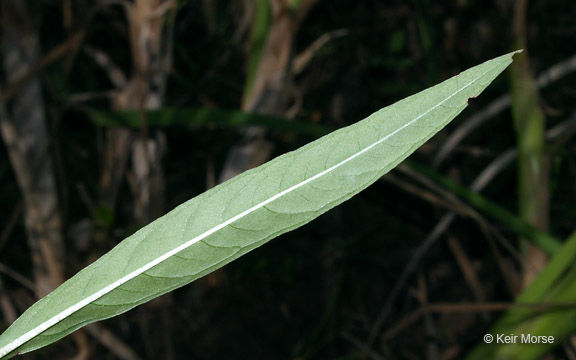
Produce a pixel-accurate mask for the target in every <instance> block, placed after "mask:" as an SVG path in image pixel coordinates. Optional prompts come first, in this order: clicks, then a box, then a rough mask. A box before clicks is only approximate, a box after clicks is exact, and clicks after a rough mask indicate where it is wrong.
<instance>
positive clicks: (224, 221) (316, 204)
mask: <svg viewBox="0 0 576 360" xmlns="http://www.w3.org/2000/svg"><path fill="white" fill-rule="evenodd" d="M511 61H512V54H508V55H504V56H501V57H498V58H495V59H493V60H491V61H488V62H485V63H483V64H481V65H479V66H476V67H474V68H471V69H469V70H467V71H465V72H463V73H461V74H459V75H457V76H455V77H453V78H451V79H449V80H447V81H445V82H443V83H441V84H439V85H436V86H434V87H432V88H429V89H427V90H425V91H423V92H421V93H418V94H416V95H413V96H411V97H408V98H406V99H404V100H402V101H399V102H397V103H395V104H394V105H392V106H389V107H387V108H384V109H382V110H380V111H378V112H376V113H374V114H373V115H371V116H370V117H368V118H367V119H365V120H363V121H360V122H358V123H356V124H354V125H352V126H349V127H346V128H343V129H340V130H338V131H335V132H333V133H331V134H329V135H326V136H324V137H322V138H320V139H319V140H316V141H314V142H312V143H310V144H308V145H306V146H304V147H302V148H300V149H298V150H296V151H294V152H290V153H287V154H284V155H282V156H280V157H278V158H276V159H274V160H272V161H270V162H268V163H266V164H264V165H262V166H260V167H258V168H255V169H253V170H250V171H247V172H245V173H244V174H242V175H239V176H237V177H235V178H233V179H232V180H230V181H227V182H226V183H223V184H222V185H220V186H217V187H215V188H213V189H211V190H209V191H207V192H205V193H203V194H202V195H200V196H198V197H196V198H194V199H192V200H189V201H187V202H185V203H184V204H182V205H180V206H178V207H177V208H176V209H174V210H172V211H171V212H170V213H168V214H167V215H165V216H163V217H162V218H160V219H158V220H156V221H154V222H153V223H151V224H150V225H148V226H145V227H144V228H142V229H140V230H139V231H138V232H136V233H135V234H134V235H132V236H130V237H129V238H127V239H126V240H124V241H122V242H121V243H120V244H119V245H118V246H116V247H115V248H114V249H112V250H111V251H110V252H109V253H108V254H106V255H104V256H102V258H100V259H99V260H97V261H96V262H94V263H93V264H91V265H90V266H88V267H86V268H85V269H84V270H82V271H80V272H79V273H78V274H76V275H75V276H74V277H72V278H71V279H70V280H68V281H67V282H65V283H64V284H63V285H61V286H60V287H59V288H57V289H56V290H54V291H53V292H52V293H51V294H49V295H48V296H46V297H44V298H43V299H41V300H40V301H38V302H37V303H36V304H34V305H33V306H32V307H31V308H30V309H28V310H27V311H26V312H25V313H24V314H23V315H22V316H21V317H20V318H19V319H18V320H16V321H15V322H14V324H12V326H10V327H9V328H8V330H6V332H4V334H2V335H1V336H0V358H2V357H5V356H8V357H9V356H10V355H13V354H15V353H18V352H20V353H23V352H28V351H31V350H34V349H37V348H39V347H42V346H45V345H47V344H50V343H52V342H54V341H56V340H58V339H60V338H62V337H64V336H66V335H67V334H69V333H71V332H73V331H74V330H76V329H78V328H80V327H82V326H84V325H86V324H88V323H91V322H94V321H97V320H101V319H106V318H110V317H112V316H115V315H118V314H121V313H123V312H125V311H127V310H129V309H131V308H133V307H135V306H137V305H139V304H142V303H144V302H146V301H148V300H150V299H153V298H155V297H157V296H160V295H162V294H164V293H167V292H169V291H171V290H173V289H176V288H178V287H180V286H183V285H185V284H188V283H189V282H191V281H193V280H195V279H197V278H199V277H201V276H203V275H205V274H208V273H210V272H211V271H213V270H215V269H217V268H219V267H221V266H223V265H225V264H227V263H229V262H230V261H232V260H234V259H236V258H238V257H240V256H242V255H244V254H245V253H247V252H248V251H250V250H252V249H254V248H256V247H258V246H260V245H262V244H264V243H265V242H267V241H268V240H270V239H272V238H274V237H276V236H278V235H280V234H282V233H285V232H287V231H290V230H292V229H294V228H297V227H299V226H301V225H303V224H306V223H307V222H309V221H311V220H313V219H314V218H316V217H318V216H319V215H320V214H322V213H324V212H326V211H328V210H329V209H331V208H333V207H334V206H336V205H338V204H340V203H342V202H343V201H345V200H347V199H349V198H350V197H352V196H353V195H355V194H356V193H358V192H360V191H361V190H362V189H364V188H366V187H367V186H369V185H370V184H372V183H373V182H374V181H376V180H377V179H378V178H379V177H381V176H382V175H383V174H385V173H386V172H388V171H389V170H390V169H392V168H393V167H394V166H396V165H397V164H398V163H399V162H401V161H402V160H403V159H405V158H406V157H407V156H408V155H410V154H411V153H412V152H413V151H414V150H415V149H416V148H418V147H419V146H420V145H421V144H422V143H424V142H425V141H426V140H428V139H429V138H430V137H431V136H432V135H434V134H435V133H436V132H438V131H439V130H440V129H441V128H442V127H443V126H444V125H446V124H447V123H448V122H450V120H452V119H453V118H454V117H455V116H456V115H458V114H459V113H460V112H461V111H462V110H463V109H464V108H465V107H466V105H467V101H468V99H469V98H471V97H475V96H477V95H478V94H480V92H482V90H484V89H485V88H486V87H487V86H488V84H490V82H491V81H492V80H494V78H495V77H496V76H498V74H500V72H502V71H503V70H504V69H505V68H506V67H507V66H508V65H509V64H510V63H511Z"/></svg>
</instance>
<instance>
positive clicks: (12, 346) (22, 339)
mask: <svg viewBox="0 0 576 360" xmlns="http://www.w3.org/2000/svg"><path fill="white" fill-rule="evenodd" d="M487 73H488V71H486V72H484V73H483V74H482V75H480V76H478V77H477V78H475V79H474V80H472V81H470V82H469V83H468V84H466V85H465V86H463V87H462V88H460V89H458V91H456V92H454V93H452V94H451V95H450V96H448V97H447V98H445V99H444V100H442V101H441V102H439V103H438V104H436V105H434V106H433V107H431V108H430V109H428V110H427V111H425V112H424V113H422V114H420V115H418V116H417V117H415V118H414V119H412V120H410V121H409V122H407V123H406V124H404V125H402V126H401V127H399V128H398V129H396V130H394V131H393V132H391V133H390V134H388V135H386V136H384V137H383V138H381V139H379V140H378V141H376V142H374V143H373V144H371V145H369V146H367V147H365V148H364V149H362V150H360V151H358V152H357V153H355V154H353V155H351V156H350V157H348V158H346V159H344V160H342V161H341V162H339V163H337V164H335V165H333V166H331V167H329V168H327V169H326V170H324V171H322V172H320V173H318V174H316V175H314V176H312V177H311V178H308V179H306V180H304V181H302V182H300V183H298V184H296V185H293V186H291V187H289V188H288V189H286V190H283V191H282V192H280V193H278V194H276V195H274V196H272V197H270V198H268V199H266V200H264V201H262V202H261V203H259V204H257V205H254V206H252V207H251V208H249V209H248V210H245V211H243V212H241V213H239V214H238V215H236V216H234V217H232V218H230V219H228V220H226V221H224V222H223V223H221V224H219V225H217V226H214V227H213V228H211V229H210V230H208V231H205V232H204V233H202V234H200V235H198V236H196V237H195V238H193V239H191V240H188V241H187V242H185V243H183V244H182V245H180V246H178V247H176V248H174V249H172V250H170V251H168V252H167V253H165V254H163V255H161V256H159V257H158V258H156V259H154V260H153V261H151V262H149V263H148V264H146V265H144V266H142V267H140V268H138V269H136V270H134V271H132V272H130V273H129V274H127V275H125V276H123V277H122V278H120V279H118V280H116V281H115V282H113V283H112V284H110V285H108V286H106V287H104V288H102V289H101V290H99V291H97V292H95V293H94V294H92V295H90V296H88V297H86V298H84V299H83V300H81V301H79V302H77V303H76V304H74V305H72V306H70V307H69V308H67V309H65V310H63V311H61V312H59V313H58V314H56V315H54V316H53V317H51V318H50V319H48V320H46V321H45V322H43V323H42V324H40V325H38V326H36V327H35V328H33V329H32V330H30V331H28V332H26V333H24V334H23V335H21V336H19V337H18V338H16V339H15V340H13V341H12V342H10V343H8V344H6V345H5V346H4V347H3V348H2V349H0V358H2V357H3V356H5V355H7V354H9V353H10V352H12V351H14V350H16V349H17V348H18V347H20V346H21V345H23V344H24V343H26V342H28V341H30V340H32V339H33V338H34V337H36V336H37V335H40V334H41V333H42V332H44V331H46V330H47V329H49V328H51V327H52V326H54V325H56V324H58V323H59V322H60V321H62V320H64V319H66V318H67V317H68V316H70V315H72V314H74V313H75V312H76V311H78V310H80V309H82V308H83V307H85V306H87V305H89V304H90V303H92V302H94V301H96V300H98V299H99V298H101V297H102V296H104V295H106V294H108V293H109V292H111V291H112V290H114V289H116V288H117V287H119V286H121V285H123V284H125V283H126V282H128V281H130V280H132V279H133V278H135V277H137V276H138V275H140V274H142V273H144V272H145V271H147V270H150V269H151V268H153V267H154V266H156V265H158V264H160V263H162V262H163V261H164V260H166V259H169V258H170V257H172V256H174V255H176V254H178V253H179V252H181V251H182V250H185V249H187V248H189V247H190V246H192V245H194V244H195V243H197V242H199V241H201V240H202V239H205V238H206V237H208V236H210V235H212V234H214V233H215V232H217V231H218V230H221V229H223V228H225V227H226V226H228V225H230V224H232V223H234V222H235V221H237V220H239V219H241V218H243V217H245V216H247V215H249V214H251V213H252V212H254V211H256V210H258V209H261V208H262V207H264V206H266V205H268V204H269V203H271V202H272V201H274V200H276V199H279V198H281V197H282V196H284V195H286V194H289V193H291V192H292V191H294V190H296V189H298V188H300V187H302V186H304V185H306V184H308V183H310V182H312V181H314V180H316V179H318V178H320V177H322V176H324V175H326V174H328V173H330V172H332V171H334V170H335V169H337V168H339V167H340V166H342V165H344V164H346V163H348V162H350V161H352V160H354V159H355V158H357V157H358V156H360V155H362V154H364V153H365V152H367V151H369V150H370V149H372V148H374V147H375V146H377V145H379V144H381V143H382V142H384V141H386V140H387V139H389V138H391V137H392V136H394V135H396V134H397V133H398V132H400V131H402V130H403V129H405V128H406V127H408V126H410V125H412V124H414V123H415V122H416V121H418V120H419V119H421V118H422V117H424V116H426V115H427V114H429V113H430V112H432V111H433V110H435V109H437V108H438V107H440V106H442V104H444V103H445V102H446V101H448V100H450V99H451V98H452V97H454V96H455V95H457V94H458V93H460V92H461V91H463V90H464V89H466V88H467V87H469V86H470V85H472V84H473V83H474V82H476V81H478V80H479V79H480V78H482V77H483V76H484V75H486V74H487Z"/></svg>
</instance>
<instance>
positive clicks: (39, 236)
mask: <svg viewBox="0 0 576 360" xmlns="http://www.w3.org/2000/svg"><path fill="white" fill-rule="evenodd" d="M0 11H1V16H0V17H1V20H2V23H1V25H2V27H1V31H2V33H1V37H0V42H1V45H2V51H3V52H2V67H3V75H2V80H1V87H0V93H1V100H2V101H1V104H0V125H1V132H2V138H3V141H4V144H5V146H2V147H0V182H1V184H2V187H1V188H0V204H1V210H2V211H1V212H0V307H1V313H0V316H1V317H0V329H4V328H5V327H7V326H8V325H9V324H10V323H11V322H12V321H13V320H14V319H15V317H16V316H17V315H18V314H19V313H21V312H22V311H24V310H25V309H26V308H27V307H29V306H30V305H31V304H32V303H33V302H34V301H35V300H36V299H37V298H38V297H40V296H43V295H44V294H46V293H47V292H48V291H49V290H50V289H52V288H54V287H55V286H56V285H57V284H59V283H60V282H61V281H62V280H63V279H66V278H67V277H69V276H71V275H73V274H74V273H76V272H77V271H78V270H80V269H81V268H83V267H84V266H85V265H86V264H88V263H90V262H91V261H93V260H94V259H96V258H98V257H99V256H100V255H102V254H103V253H105V252H106V251H107V250H109V249H110V248H112V247H113V246H114V245H115V244H116V243H118V242H119V241H121V240H122V239H123V238H125V237H126V236H127V235H129V234H131V233H132V232H133V231H134V230H136V229H137V228H139V227H140V226H141V225H142V224H145V223H147V222H149V221H151V220H153V219H154V218H156V217H157V216H159V215H161V214H163V213H165V212H166V211H167V210H169V209H171V208H173V207H174V206H176V205H177V204H179V203H181V202H183V201H184V200H187V199H188V198H191V197H193V196H195V195H197V194H199V193H201V192H203V191H204V190H206V189H207V188H209V187H212V186H214V185H216V184H217V183H218V182H220V181H223V180H225V179H227V178H230V177H231V176H234V175H235V174H237V173H239V172H241V171H243V170H245V169H247V168H249V167H252V166H256V165H258V164H260V163H262V162H265V161H266V160H268V159H269V158H271V157H273V156H275V155H278V154H281V153H284V152H286V151H290V150H291V149H295V148H297V147H298V146H300V145H302V144H304V143H306V142H308V141H310V140H312V139H314V138H316V137H318V136H320V135H321V134H323V133H325V132H327V131H330V130H331V129H334V128H338V127H342V126H345V125H347V124H351V123H353V122H355V121H357V120H359V119H362V118H364V117H365V116H367V115H369V114H370V113H372V112H373V111H375V110H377V109H379V108H381V107H383V106H385V105H388V104H390V103H392V102H394V101H396V100H399V99H401V98H403V97H406V96H408V95H410V94H412V93H414V92H417V91H419V90H422V89H424V88H426V87H428V86H430V85H433V84H435V83H437V82H439V81H441V80H444V79H446V78H448V77H450V76H452V75H455V74H457V73H458V72H459V71H461V70H463V69H465V68H468V67H470V66H472V65H475V64H477V63H480V62H482V61H484V60H487V59H489V58H492V57H495V56H497V55H501V54H503V53H506V52H508V51H510V50H512V49H515V48H519V47H521V48H525V49H526V50H527V51H525V52H524V53H523V56H522V57H520V58H518V59H517V61H516V62H515V64H514V67H513V70H512V71H510V72H509V73H508V78H506V77H501V78H500V79H499V80H497V81H496V82H495V83H494V84H493V85H492V86H491V87H489V88H488V89H487V91H486V92H485V93H484V94H483V96H482V97H480V98H479V99H477V100H475V101H472V103H471V106H470V109H468V110H467V111H466V112H465V113H464V114H463V115H462V116H461V118H460V119H459V120H456V121H455V122H454V123H453V124H451V125H450V126H449V127H448V128H447V129H446V130H444V131H443V132H441V133H440V134H439V135H437V136H436V137H435V138H433V139H432V140H431V141H430V142H428V143H427V144H426V145H425V146H423V147H422V148H421V149H420V150H419V151H418V152H417V153H416V154H415V155H414V156H413V157H412V158H411V162H410V163H407V164H404V165H402V166H401V167H399V169H398V170H396V171H394V172H392V173H391V174H389V175H387V176H386V177H385V178H384V179H383V180H382V181H380V182H378V183H376V184H375V185H374V186H372V187H370V188H369V189H367V190H366V191H364V192H363V193H361V194H360V195H358V196H356V197H355V198H353V199H352V200H350V201H349V202H347V203H346V204H345V205H343V206H340V207H338V208H336V209H334V210H332V211H331V212H329V213H327V214H325V215H324V216H322V217H321V218H319V219H318V220H317V221H315V222H313V223H311V224H309V225H307V226H306V227H304V228H302V229H298V230H296V231H294V232H292V233H289V234H287V235H284V236H282V237H280V238H278V239H276V240H274V241H272V242H271V243H270V244H268V245H266V246H265V247H263V248H260V249H258V250H257V251H255V252H253V253H251V254H249V255H247V256H245V257H243V258H242V259H240V260H239V261H236V262H235V263H233V264H231V265H230V266H227V267H225V268H224V269H222V270H219V271H217V272H215V273H213V274H211V275H209V276H207V277H205V278H203V279H201V280H200V281H197V282H195V283H194V284H192V285H190V286H187V287H184V288H182V289H179V290H177V291H175V292H173V293H171V294H168V295H166V296H164V297H162V298H160V299H157V300H155V301H152V302H150V303H148V304H146V305H143V306H141V307H140V308H137V309H135V310H133V311H131V312H129V313H127V314H125V315H123V316H120V317H118V318H115V319H112V320H108V321H105V322H103V323H99V324H95V325H91V326H89V327H87V328H85V329H84V330H82V331H79V332H77V333H76V334H75V335H74V336H71V337H69V338H67V339H65V340H63V341H60V342H59V343H57V344H55V345H53V346H50V347H48V348H46V349H44V350H41V351H39V352H37V353H32V354H29V355H26V356H23V357H22V358H25V359H70V358H75V359H158V358H161V359H183V358H192V359H228V358H256V359H286V358H291V359H388V358H392V359H413V358H429V359H455V358H462V357H464V356H465V355H466V354H469V353H471V354H472V356H479V358H489V357H493V356H495V355H494V354H495V353H496V352H499V351H503V352H501V353H500V354H513V355H510V356H522V357H521V358H527V356H535V357H538V356H541V355H542V354H545V353H548V354H549V355H548V356H549V358H552V359H553V358H576V350H575V349H576V337H574V335H572V334H573V333H575V330H576V320H575V315H574V306H573V305H574V303H575V302H576V290H574V287H575V285H574V284H576V282H575V281H574V273H575V271H576V270H575V268H574V265H573V264H574V263H575V261H574V259H576V256H575V255H574V254H575V252H576V250H574V249H576V246H574V245H572V244H574V243H575V242H576V237H574V236H572V237H571V238H570V240H568V241H565V240H563V239H566V238H568V237H569V236H570V234H571V232H573V231H574V230H575V229H574V219H575V218H576V210H575V209H576V208H575V207H574V206H573V205H571V204H573V203H574V201H575V200H576V186H575V184H576V182H575V181H574V179H575V173H576V156H575V154H576V152H575V150H576V142H575V141H574V137H573V135H574V131H575V129H576V125H575V124H576V108H575V105H574V103H575V101H574V100H575V98H576V89H575V87H574V85H573V84H574V82H575V80H576V74H575V73H574V71H575V70H576V57H575V50H576V49H575V48H574V46H571V45H570V44H573V43H575V42H576V41H575V40H576V27H575V26H574V21H573V19H574V18H575V17H576V5H575V4H574V3H573V2H571V1H567V0H554V1H534V0H533V1H531V2H528V1H524V0H515V1H512V0H510V1H506V0H494V1H484V2H479V1H466V0H455V1H446V2H432V1H428V0H411V1H387V2H382V1H376V0H358V1H344V0H333V1H325V0H291V1H288V0H269V1H268V0H236V1H219V0H202V1H169V0H133V1H127V0H126V1H122V0H119V1H113V0H112V1H107V0H100V1H89V0H74V1H72V0H62V1H50V0H44V1H22V0H2V2H0ZM477 191H482V197H479V196H478V193H476V192H477ZM537 229H539V230H537ZM561 243H566V245H564V247H563V248H562V249H561V250H558V249H560V246H561V245H560V244H561ZM534 244H536V245H534ZM553 253H557V254H563V256H564V257H563V258H562V259H560V258H559V257H558V256H556V257H550V255H551V254H553ZM551 258H552V259H554V261H553V263H551V262H550V260H549V259H551ZM558 259H559V260H558ZM550 264H554V266H553V267H552V268H551V267H550ZM541 269H545V270H546V271H545V272H543V273H542V274H544V275H545V277H542V276H541V277H540V278H538V277H536V280H534V279H535V276H536V274H537V273H538V272H539V271H540V270H541ZM524 289H525V290H524ZM520 294H522V295H520ZM515 301H516V302H518V301H524V302H529V303H532V304H533V305H531V307H521V306H519V305H514V304H515ZM505 312H506V314H504V313H505ZM550 316H556V318H550ZM525 318H529V323H528V324H526V323H525V322H523V321H524V320H525ZM511 319H512V320H514V321H512V320H511ZM562 320H563V321H564V323H562ZM519 324H521V328H522V329H523V330H522V331H520V330H517V326H519ZM493 326H496V327H497V328H499V329H501V330H499V331H512V332H514V333H517V334H521V333H523V332H527V331H531V332H533V333H538V331H540V333H541V334H542V335H549V334H550V335H555V336H557V337H558V341H557V342H556V343H555V345H556V346H554V347H553V348H549V347H532V348H526V347H524V348H522V349H520V350H519V349H504V350H499V348H498V347H497V346H492V347H491V348H489V349H488V350H486V348H482V347H478V345H480V344H481V343H482V336H483V335H484V334H485V333H493V331H492V330H490V329H491V328H492V327H493ZM503 329H504V330H503ZM552 331H554V333H552ZM540 333H539V334H540ZM486 351H488V353H487V352H486ZM521 351H524V352H525V353H526V352H527V353H528V354H527V355H526V354H521ZM474 354H476V355H474ZM478 354H480V355H478ZM482 354H484V355H482ZM486 354H489V355H486ZM514 354H515V355H514ZM519 358H520V357H519Z"/></svg>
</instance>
